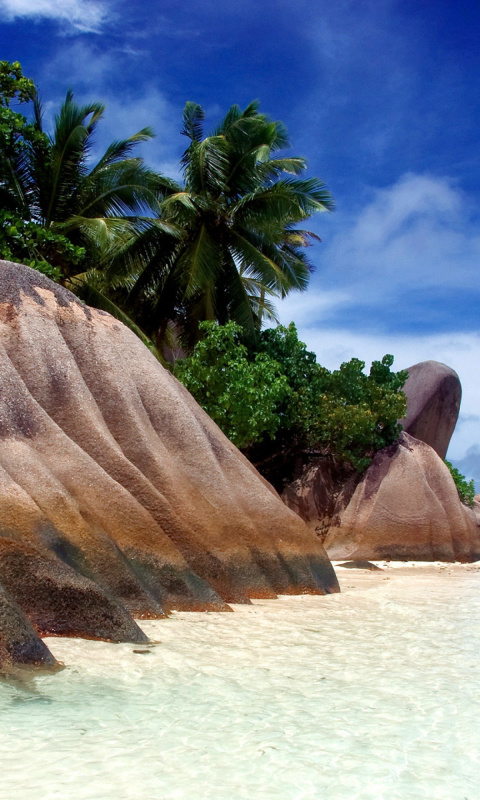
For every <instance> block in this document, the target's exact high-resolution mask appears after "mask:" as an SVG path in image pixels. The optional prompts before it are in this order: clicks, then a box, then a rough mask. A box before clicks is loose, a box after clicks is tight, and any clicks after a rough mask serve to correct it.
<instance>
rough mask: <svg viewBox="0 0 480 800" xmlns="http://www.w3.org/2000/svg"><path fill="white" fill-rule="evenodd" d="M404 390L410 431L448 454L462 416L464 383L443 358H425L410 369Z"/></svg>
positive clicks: (439, 451)
mask: <svg viewBox="0 0 480 800" xmlns="http://www.w3.org/2000/svg"><path fill="white" fill-rule="evenodd" d="M403 390H404V392H405V394H406V396H407V416H406V418H405V420H401V422H402V425H403V428H404V430H405V431H406V433H409V434H410V435H411V436H414V437H415V438H416V439H420V440H421V441H422V442H425V443H426V444H429V445H430V447H433V449H434V450H435V452H436V453H438V455H439V456H440V458H445V456H446V454H447V449H448V445H449V443H450V439H451V438H452V434H453V431H454V429H455V425H456V423H457V419H458V412H459V410H460V401H461V399H462V387H461V384H460V379H459V377H458V375H457V373H456V372H455V370H453V369H451V367H447V365H446V364H441V363H440V362H439V361H421V362H420V363H419V364H415V365H414V366H413V367H409V369H408V378H407V380H406V382H405V386H404V389H403Z"/></svg>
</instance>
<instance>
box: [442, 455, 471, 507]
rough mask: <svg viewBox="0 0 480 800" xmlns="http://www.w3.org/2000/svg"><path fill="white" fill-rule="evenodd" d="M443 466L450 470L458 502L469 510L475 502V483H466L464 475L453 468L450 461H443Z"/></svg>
mask: <svg viewBox="0 0 480 800" xmlns="http://www.w3.org/2000/svg"><path fill="white" fill-rule="evenodd" d="M445 464H446V465H447V467H448V469H449V470H450V475H451V476H452V478H453V482H454V484H455V486H456V489H457V492H458V496H459V498H460V500H461V501H462V503H465V505H466V506H470V508H471V507H472V506H473V503H474V500H475V483H474V481H473V479H472V480H471V481H467V479H466V477H465V475H462V473H461V472H460V470H459V469H457V468H456V467H454V466H453V464H451V463H450V461H445Z"/></svg>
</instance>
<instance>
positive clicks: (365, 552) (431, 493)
mask: <svg viewBox="0 0 480 800" xmlns="http://www.w3.org/2000/svg"><path fill="white" fill-rule="evenodd" d="M324 545H325V548H326V550H327V552H328V554H329V556H330V558H332V559H346V558H348V559H352V560H359V559H367V560H380V559H385V558H387V559H399V560H402V559H412V560H423V561H437V560H439V561H474V560H478V559H479V558H480V517H479V516H478V514H477V510H476V509H475V508H474V509H469V508H467V507H466V506H465V505H463V504H462V503H461V502H460V500H459V497H458V493H457V490H456V487H455V484H454V482H453V479H452V477H451V475H450V472H449V470H448V468H447V467H446V466H445V464H444V463H443V461H442V460H441V459H440V458H439V456H438V455H437V454H436V453H435V451H434V450H433V449H432V448H431V447H430V446H429V445H427V444H425V443H424V442H421V441H419V440H418V439H414V438H413V437H412V436H409V435H408V434H406V433H402V434H401V436H400V441H399V443H398V444H395V445H391V446H390V447H386V448H385V449H384V450H381V451H379V452H378V453H377V454H376V456H375V458H374V460H373V462H372V464H371V465H370V467H369V468H368V470H367V471H366V473H365V475H364V476H363V478H362V480H361V481H360V482H359V483H358V485H357V487H356V489H355V492H354V494H353V496H352V498H351V500H350V502H349V504H348V506H347V507H346V509H345V510H344V511H343V512H342V513H341V514H340V517H339V520H338V522H337V524H334V525H332V526H331V527H330V528H329V530H328V533H327V535H326V537H325V539H324Z"/></svg>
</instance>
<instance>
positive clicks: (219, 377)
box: [175, 322, 289, 447]
mask: <svg viewBox="0 0 480 800" xmlns="http://www.w3.org/2000/svg"><path fill="white" fill-rule="evenodd" d="M200 329H201V331H202V333H204V334H205V338H204V339H202V340H201V341H200V342H199V343H198V344H197V346H196V347H195V350H194V352H193V354H192V355H191V356H190V357H189V358H187V359H184V360H183V361H180V362H177V364H176V367H175V375H176V376H177V378H179V380H181V381H182V383H183V384H184V385H185V386H186V387H187V389H188V390H189V391H190V392H191V393H192V394H193V395H194V397H195V398H196V399H197V400H198V402H199V403H200V405H201V406H203V408H204V409H205V410H206V411H207V413H208V414H209V415H210V417H211V418H212V419H213V420H214V421H215V422H216V423H217V425H219V427H220V428H221V429H222V430H223V431H224V432H225V434H226V435H227V436H228V437H229V439H230V440H231V441H232V442H233V443H234V444H235V445H236V446H237V447H248V446H249V445H251V444H253V443H254V442H255V441H257V440H259V439H263V438H265V437H268V438H273V437H274V436H275V433H276V432H277V429H278V427H279V425H280V424H281V423H280V418H279V416H278V414H276V409H277V407H278V405H279V403H281V402H282V400H283V399H284V397H285V396H286V394H287V393H288V391H289V387H288V382H287V378H286V376H285V375H283V374H282V370H281V367H280V365H279V364H278V363H277V362H276V361H274V360H273V359H272V358H270V357H269V356H268V355H266V354H264V353H256V354H254V355H253V356H251V355H250V354H249V352H248V350H247V348H246V347H245V346H244V345H243V344H241V342H240V337H241V333H242V329H241V327H240V326H239V325H237V324H235V323H234V322H229V323H227V325H224V326H219V325H217V324H216V323H213V322H202V323H200Z"/></svg>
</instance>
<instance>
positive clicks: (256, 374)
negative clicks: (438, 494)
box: [175, 322, 407, 486]
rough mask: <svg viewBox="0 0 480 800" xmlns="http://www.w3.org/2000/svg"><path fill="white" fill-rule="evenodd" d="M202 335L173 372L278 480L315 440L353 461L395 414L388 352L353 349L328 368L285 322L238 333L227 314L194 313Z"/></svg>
mask: <svg viewBox="0 0 480 800" xmlns="http://www.w3.org/2000/svg"><path fill="white" fill-rule="evenodd" d="M201 330H202V332H203V333H204V338H203V340H202V341H200V342H199V343H198V344H197V345H196V347H195V349H194V351H193V354H192V355H191V356H190V357H188V358H185V359H183V360H182V361H180V362H177V364H176V367H175V374H176V375H177V377H178V378H179V379H180V380H181V381H182V382H183V383H184V384H185V386H186V387H187V389H189V391H190V392H191V393H192V394H193V395H194V397H195V398H196V400H197V401H198V402H199V403H200V405H201V406H202V407H203V408H204V409H205V411H206V412H207V413H208V414H209V415H210V416H211V417H212V419H214V420H215V422H216V423H217V424H218V425H219V426H220V427H221V428H222V430H223V431H224V433H225V434H226V435H227V436H228V437H229V438H230V439H231V441H232V442H233V443H234V444H236V445H237V446H238V447H240V448H241V449H242V450H243V451H244V453H245V454H246V455H247V457H248V458H249V459H250V460H251V461H252V463H254V464H255V466H257V468H258V469H260V471H261V472H263V474H265V475H266V476H267V477H268V478H269V479H270V480H274V482H275V484H276V485H277V486H278V485H279V484H280V482H281V480H282V479H287V478H288V477H289V472H290V470H291V465H292V461H293V459H294V457H295V456H296V455H298V454H300V453H302V452H305V451H309V450H312V449H313V450H315V451H316V452H317V453H318V452H320V453H322V454H325V455H327V454H328V455H331V456H333V457H335V458H336V459H338V460H339V461H341V462H344V463H347V464H350V465H351V466H353V467H354V468H355V469H357V470H359V471H362V470H363V469H365V468H366V467H367V466H368V464H369V463H370V461H371V459H372V457H373V455H374V454H375V452H376V451H377V450H380V449H381V448H382V447H385V446H387V445H389V444H392V443H393V442H394V441H396V439H397V438H398V435H399V433H400V431H401V427H400V425H398V423H397V419H399V418H402V417H403V416H405V410H406V399H405V395H404V394H403V392H402V391H401V388H402V386H403V384H404V383H405V380H406V378H407V373H406V372H397V373H395V372H392V371H391V369H390V368H391V366H392V364H393V356H390V355H386V356H384V358H383V359H382V360H381V361H374V362H373V364H372V367H371V369H370V374H369V375H366V374H365V373H364V372H363V369H364V367H365V364H364V362H363V361H360V360H358V359H355V358H354V359H352V360H351V361H349V362H347V363H345V364H342V365H341V367H340V369H338V370H334V371H333V372H330V371H329V370H327V369H326V368H325V367H322V366H321V365H320V364H317V361H316V356H315V354H314V353H312V352H309V351H308V350H307V347H306V345H305V344H304V343H303V342H300V341H299V339H298V336H297V331H296V328H295V325H294V324H293V323H291V324H290V325H289V326H288V327H283V326H281V325H280V326H278V327H277V328H273V329H268V330H266V331H263V332H262V333H261V334H259V336H258V337H257V339H256V340H255V341H251V340H246V339H242V330H241V328H240V327H239V326H238V325H236V324H234V323H229V324H228V325H225V326H219V325H218V324H216V323H211V322H206V323H202V326H201Z"/></svg>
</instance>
